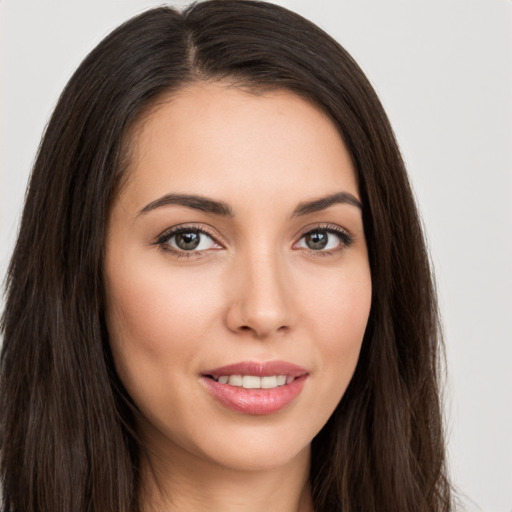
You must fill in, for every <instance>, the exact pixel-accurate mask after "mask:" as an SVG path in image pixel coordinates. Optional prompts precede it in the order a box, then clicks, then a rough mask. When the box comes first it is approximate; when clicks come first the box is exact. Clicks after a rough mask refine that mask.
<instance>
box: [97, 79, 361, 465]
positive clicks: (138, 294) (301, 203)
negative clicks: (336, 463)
mask: <svg viewBox="0 0 512 512" xmlns="http://www.w3.org/2000/svg"><path fill="white" fill-rule="evenodd" d="M136 128H137V129H136V130H135V132H136V135H135V137H134V139H133V144H134V146H133V157H132V161H131V166H130V169H129V170H128V175H127V178H128V179H127V182H126V184H125V185H124V187H123V188H122V189H121V191H120V193H119V195H118V197H117V198H116V199H115V201H114V203H113V205H112V209H111V213H110V217H109V221H108V226H107V236H106V250H105V269H104V273H105V284H106V291H107V324H108V330H109V334H110V343H111V347H112V352H113V356H114V361H115V364H116V368H117V371H118V374H119V376H120V378H121V380H122V382H123V383H124V385H125V387H126V389H127V391H128V392H129V393H130V395H131V397H132V398H133V400H134V401H135V403H136V404H137V406H138V407H139V409H140V411H141V413H142V419H141V420H140V425H139V427H140V429H141V431H142V434H143V436H144V438H145V440H146V442H147V443H148V445H149V447H150V449H152V451H153V452H158V453H160V454H164V455H163V456H169V457H170V458H172V459H173V460H181V461H194V460H195V461H202V462H207V463H210V464H214V465H217V466H222V467H224V468H236V469H238V470H244V469H258V468H261V469H265V468H267V469H268V468H271V467H276V466H284V465H286V464H287V463H289V462H290V461H292V460H296V459H297V457H300V456H301V454H307V453H309V445H310V442H311V440H312V438H313V437H314V436H315V435H316V434H317V433H318V431H319V430H320V429H321V428H322V426H323V425H324V424H325V423H326V421H327V420H328V418H329V416H330V415H331V414H332V412H333V411H334V409H335V408H336V406H337V404H338V402H339V401H340V399H341V397H342V396H343V393H344V392H345V389H346V388H347V385H348V383H349V381H350V379H351V377H352V374H353V372H354V369H355V366H356V363H357V360H358V356H359V351H360V347H361V343H362V338H363V334H364V331H365V327H366V323H367V320H368V314H369V310H370V300H371V280H370V270H369V265H368V257H367V248H366V243H365V238H364V231H363V224H362V215H361V207H360V203H359V194H358V186H357V181H356V178H355V174H354V170H353V166H352V163H351V160H350V157H349V155H348V153H347V150H346V149H345V147H344V144H343V142H342V140H341V138H340V136H339V134H338V132H337V130H336V128H335V126H334V125H333V123H332V122H331V121H330V120H329V118H328V117H327V116H326V115H324V114H323V113H322V112H321V111H320V110H318V109H317V108H315V107H314V106H312V105H311V104H309V103H308V102H306V101H304V100H302V99H301V98H299V97H297V96H295V95H293V94H292V93H289V92H272V93H266V94H263V95H256V94H251V93H248V92H243V91H240V90H237V89H234V88H229V87H228V86H224V85H222V84H197V85H193V86H190V87H188V88H186V89H183V90H181V91H179V92H178V93H176V94H174V95H172V96H171V97H169V98H168V99H167V101H166V102H162V103H160V104H159V105H158V106H155V108H154V109H153V111H152V112H151V113H150V114H148V115H147V116H146V117H145V118H144V120H143V121H141V122H140V123H139V125H138V126H137V127H136ZM184 463H185V462H184Z"/></svg>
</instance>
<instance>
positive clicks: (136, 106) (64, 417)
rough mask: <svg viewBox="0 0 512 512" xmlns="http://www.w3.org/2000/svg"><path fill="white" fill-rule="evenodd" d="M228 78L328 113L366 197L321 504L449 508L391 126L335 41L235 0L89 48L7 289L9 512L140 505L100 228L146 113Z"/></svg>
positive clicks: (427, 342) (62, 105) (56, 128)
mask: <svg viewBox="0 0 512 512" xmlns="http://www.w3.org/2000/svg"><path fill="white" fill-rule="evenodd" d="M225 79H229V80H231V81H234V82H236V83H237V84H239V85H240V86H243V87H247V88H248V89H249V90H254V91H261V90H273V89H285V90H289V91H292V92H294V93H296V94H298V95H300V96H301V97H303V98H306V99H308V100H310V101H312V102H313V103H314V104H316V105H317V106H318V107H320V108H321V109H323V110H324V111H325V112H326V113H328V115H329V116H330V117H331V119H332V120H333V122H334V123H335V124H336V125H337V127H338V128H339V131H340V134H341V136H342V138H343V140H344V142H345V145H346V147H347V149H348V151H349V152H350V154H351V156H352V160H353V163H354V167H355V169H356V172H357V176H358V180H359V187H360V194H361V198H362V201H363V203H364V213H363V222H364V229H365V234H366V238H367V243H368V250H369V259H370V266H371V275H372V287H373V298H372V306H371V313H370V319H369V322H368V326H367V329H366V333H365V338H364V342H363V347H362V351H361V355H360V359H359V362H358V365H357V368H356V371H355V374H354V377H353V379H352V381H351V383H350V385H349V387H348V389H347V391H346V393H345V395H344V397H343V399H342V400H341V402H340V404H339V405H338V407H337V409H336V410H335V411H334V413H333V415H332V417H331V418H330V420H329V421H328V423H327V424H326V425H325V427H324V428H323V429H322V430H321V432H320V433H319V434H318V435H317V437H316V438H315V439H314V440H313V443H312V465H311V484H312V493H313V500H314V504H315V508H316V510H317V511H319V512H320V511H322V512H323V511H325V512H331V511H334V510H343V511H344V512H361V511H365V512H371V511H374V512H377V511H378V512H396V511H400V512H406V511H410V512H413V511H414V512H421V511H425V512H426V511H429V512H441V511H446V512H447V511H449V510H451V504H450V503H451V498H450V487H449V484H448V481H447V478H446V473H445V462H444V441H443V430H442V421H441V411H440V401H439V361H438V359H439V348H440V343H441V340H440V336H439V326H438V316H437V306H436V299H435V293H434V288H433V283H432V277H431V272H430V266H429V260H428V255H427V252H426V249H425V243H424V238H423V234H422V230H421V225H420V220H419V218H418V214H417V210H416V207H415V203H414V200H413V195H412V193H411V189H410V186H409V182H408V179H407V175H406V172H405V169H404V164H403V162H402V159H401V157H400V153H399V151H398V148H397V144H396V142H395V139H394V136H393V132H392V130H391V127H390V125H389V122H388V119H387V117H386V115H385V113H384V111H383V109H382V106H381V104H380V102H379V100H378V98H377V97H376V95H375V93H374V91H373V90H372V88H371V86H370V85H369V83H368V81H367V79H366V78H365V76H364V74H363V73H362V71H361V70H360V69H359V67H358V66H357V64H356V63H355V62H354V61H353V60H352V58H351V57H350V56H349V55H348V54H347V52H346V51H345V50H344V49H343V48H342V47H341V46H340V45H339V44H338V43H336V42H335V41H334V40H333V39H332V38H330V37H329V36H328V35H327V34H325V33H324V32H323V31H321V30H320V29H319V28H318V27H316V26H315V25H313V24H312V23H310V22H308V21H306V20H305V19H303V18H302V17H300V16H299V15H297V14H294V13H292V12H290V11H288V10H286V9H284V8H282V7H278V6H276V5H272V4H267V3H263V2H254V1H240V0H213V1H206V2H202V3H199V4H196V5H192V6H191V7H189V8H188V9H186V10H185V11H184V12H177V11H176V10H174V9H172V8H168V7H161V8H157V9H153V10H150V11H147V12H145V13H143V14H141V15H139V16H137V17H135V18H133V19H132V20H130V21H128V22H126V23H125V24H123V25H122V26H120V27H119V28H118V29H116V30H115V31H113V32H112V33H111V34H110V35H109V36H108V37H106V38H105V39H104V40H103V41H102V42H101V43H100V44H99V45H98V46H97V47H96V48H95V49H94V50H93V51H92V52H91V53H90V54H89V56H88V57H87V58H86V59H85V60H84V62H83V63H82V64H81V65H80V67H79V68H78V70H77V71H76V72H75V74H74V75H73V77H72V78H71V79H70V81H69V83H68V85H67V86H66V88H65V90H64V92H63V93H62V95H61V97H60V100H59V102H58V104H57V106H56V108H55V111H54V113H53V116H52V118H51V120H50V122H49V124H48V127H47V129H46V132H45V134H44V138H43V140H42V143H41V146H40V149H39V153H38V156H37V160H36V163H35V165H34V169H33V172H32V175H31V179H30V184H29V188H28V191H27V195H26V201H25V208H24V212H23V217H22V221H21V228H20V231H19V237H18V241H17V244H16V248H15V251H14V254H13V257H12V260H11V264H10V267H9V271H8V276H7V281H6V283H7V288H6V307H5V311H4V313H3V317H2V324H1V327H2V333H3V338H4V341H3V348H2V354H1V381H0V410H1V425H0V442H1V455H0V457H1V458H0V478H1V483H2V489H3V505H2V510H3V511H4V512H14V511H16V512H36V511H37V512H86V511H87V512H94V511H97V512H122V511H124V512H128V511H133V512H135V511H137V510H138V505H137V493H138V481H139V475H138V467H139V464H138V454H139V450H140V449H141V448H142V447H141V446H140V445H139V442H138V439H137V434H136V429H135V421H134V414H135V413H136V412H134V406H133V404H132V403H131V401H130V398H129V397H128V396H127V393H126V392H125V390H124V389H123V386H122V385H121V383H120V381H119V379H118V377H117V375H116V372H115V370H114V365H113V362H112V356H111V353H110V348H109V343H108V332H107V330H106V328H105V323H104V316H103V315H104V307H103V303H104V299H103V297H104V290H103V279H102V251H103V243H104V230H105V222H106V219H107V216H108V213H109V206H110V204H111V200H112V196H113V195H114V194H115V191H116V187H117V186H118V185H119V183H120V180H121V179H122V176H123V171H124V170H125V168H126V165H127V163H128V161H129V146H130V139H129V131H130V128H132V127H133V126H135V129H136V121H137V119H138V116H140V115H141V113H143V112H144V111H145V109H147V108H148V107H149V106H150V105H151V104H152V103H154V101H155V99H156V98H157V97H159V96H160V95H162V94H164V93H165V94H169V93H172V91H175V90H177V89H179V88H180V87H183V86H184V85H186V84H187V83H191V82H194V81H198V80H215V81H216V80H225Z"/></svg>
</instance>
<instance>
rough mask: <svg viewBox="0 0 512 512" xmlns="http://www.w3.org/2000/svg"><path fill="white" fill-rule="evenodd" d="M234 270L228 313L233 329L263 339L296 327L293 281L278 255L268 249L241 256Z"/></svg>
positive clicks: (228, 323) (228, 320) (232, 272)
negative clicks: (249, 255)
mask: <svg viewBox="0 0 512 512" xmlns="http://www.w3.org/2000/svg"><path fill="white" fill-rule="evenodd" d="M231 270H232V271H231V273H230V279H229V283H228V286H229V288H230V294H229V295H230V300H229V306H228V311H227V315H226V325H227V327H228V329H229V330H230V331H232V332H235V333H238V334H248V335H252V336H253V337H255V338H261V339H263V338H268V337H271V336H273V335H275V334H278V333H284V332H286V331H289V330H290V329H291V328H292V327H293V325H294V321H295V320H294V317H295V311H294V306H293V298H292V295H293V294H292V293H291V286H292V283H291V280H290V279H289V278H288V276H287V275H286V274H287V273H286V272H285V265H284V263H283V262H281V261H280V260H279V258H278V256H276V255H275V254H272V253H269V252H267V253H266V254H261V253H259V254H255V255H253V256H252V257H248V256H246V257H241V258H240V260H239V261H238V262H237V263H236V265H235V268H232V269H231Z"/></svg>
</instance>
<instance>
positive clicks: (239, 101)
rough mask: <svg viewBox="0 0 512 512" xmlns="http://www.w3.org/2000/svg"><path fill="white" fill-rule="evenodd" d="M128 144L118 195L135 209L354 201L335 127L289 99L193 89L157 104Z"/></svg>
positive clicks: (217, 87) (216, 87) (221, 88)
mask: <svg viewBox="0 0 512 512" xmlns="http://www.w3.org/2000/svg"><path fill="white" fill-rule="evenodd" d="M131 144H132V148H131V151H130V154H131V159H130V160H131V161H130V165H129V169H128V180H127V183H126V187H124V190H123V191H122V194H125V195H126V194H128V195H129V196H130V197H131V198H132V199H133V200H134V201H136V202H138V203H142V202H144V201H148V202H149V201H151V200H154V199H155V197H156V195H158V194H162V193H168V192H177V193H190V192H193V193H197V194H203V195H208V196H212V195H213V196H218V197H219V198H222V199H227V200H228V201H229V200H230V199H233V200H236V198H237V197H238V196H239V195H240V194H241V193H242V192H245V193H249V194H251V195H254V194H265V195H269V194H270V195H272V194H273V193H278V194H280V196H281V200H282V201H285V199H286V197H288V196H289V197H290V199H292V198H293V196H294V195H301V196H304V194H306V195H310V196H312V197H315V196H321V195H324V194H328V193H331V192H332V191H340V190H345V191H348V192H351V193H352V194H354V195H356V197H357V196H358V191H357V182H356V178H355V174H354V170H353V166H352V163H351V159H350V156H349V154H348V152H347V150H346V148H345V146H344V144H343V141H342V139H341V137H340V135H339V132H338V130H337V128H336V126H335V125H334V123H333V122H332V121H331V120H330V118H329V117H328V116H327V115H326V114H325V113H324V112H323V111H321V110H320V109H319V108H317V107H316V106H314V105H313V104H311V103H310V102H308V101H306V100H304V99H303V98H301V97H299V96H298V95H296V94H293V93H291V92H289V91H282V90H279V91H272V92H265V93H261V94H260V93H254V92H248V91H246V90H241V89H239V88H235V87H233V86H228V85H226V84H219V83H199V84H193V85H191V86H188V87H186V88H184V89H181V90H179V91H178V92H176V93H173V94H172V95H170V96H168V97H164V98H161V99H160V100H159V101H157V102H156V103H155V104H154V105H153V106H152V107H151V109H150V110H149V111H148V112H147V113H146V114H145V115H144V116H143V118H142V119H140V120H139V121H138V122H137V123H136V125H135V126H134V128H133V129H132V137H131ZM283 192H286V194H287V195H286V196H285V197H283ZM135 196H136V197H135Z"/></svg>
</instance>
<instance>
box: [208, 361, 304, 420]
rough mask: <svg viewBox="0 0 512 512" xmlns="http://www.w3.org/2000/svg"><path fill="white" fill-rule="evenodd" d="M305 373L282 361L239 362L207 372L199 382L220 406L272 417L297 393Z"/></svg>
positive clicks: (288, 403) (302, 383) (299, 390)
mask: <svg viewBox="0 0 512 512" xmlns="http://www.w3.org/2000/svg"><path fill="white" fill-rule="evenodd" d="M308 375H309V374H308V372H307V371H306V370H305V369H304V368H302V367H300V366H297V365H294V364H291V363H288V362H284V361H270V362H266V363H258V362H242V363H235V364H232V365H227V366H223V367H221V368H216V369H213V370H208V371H206V372H204V373H202V375H201V381H202V383H203V384H204V385H205V387H206V389H207V390H208V391H209V393H210V394H211V395H212V396H213V398H215V399H216V400H217V401H218V402H220V404H221V405H223V406H225V407H227V408H228V409H231V410H234V411H236V412H239V413H243V414H253V415H264V414H273V413H276V412H278V411H281V410H282V409H284V408H286V407H287V406H288V405H290V404H291V403H292V402H293V401H294V400H295V399H296V398H297V397H298V395H299V394H300V392H301V391H302V388H303V387H304V383H305V381H306V379H307V378H308Z"/></svg>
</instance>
